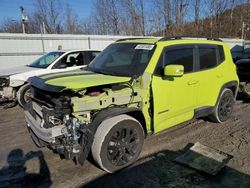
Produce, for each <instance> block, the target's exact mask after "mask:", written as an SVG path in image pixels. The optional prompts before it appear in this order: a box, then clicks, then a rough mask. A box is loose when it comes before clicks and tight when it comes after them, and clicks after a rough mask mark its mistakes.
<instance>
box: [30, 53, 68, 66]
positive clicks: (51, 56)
mask: <svg viewBox="0 0 250 188" xmlns="http://www.w3.org/2000/svg"><path fill="white" fill-rule="evenodd" d="M62 54H64V52H50V53H48V54H45V55H44V56H42V57H40V58H39V59H38V60H36V61H34V62H33V63H31V64H30V65H29V66H30V67H35V68H47V67H48V66H49V65H51V64H52V63H53V62H54V61H55V60H56V59H57V58H59V57H60V56H61V55H62Z"/></svg>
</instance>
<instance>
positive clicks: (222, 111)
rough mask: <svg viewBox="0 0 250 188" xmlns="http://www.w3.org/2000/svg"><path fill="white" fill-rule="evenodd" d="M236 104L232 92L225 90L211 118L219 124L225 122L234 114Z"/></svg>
mask: <svg viewBox="0 0 250 188" xmlns="http://www.w3.org/2000/svg"><path fill="white" fill-rule="evenodd" d="M234 102H235V101H234V95H233V92H232V90H230V89H224V90H223V91H222V93H221V95H220V98H219V101H218V102H217V104H216V106H215V110H214V112H213V114H211V115H210V116H209V118H210V119H211V120H212V121H214V122H217V123H222V122H225V121H226V120H228V119H229V117H230V115H231V114H232V111H233V106H234Z"/></svg>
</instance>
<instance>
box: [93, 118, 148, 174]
mask: <svg viewBox="0 0 250 188" xmlns="http://www.w3.org/2000/svg"><path fill="white" fill-rule="evenodd" d="M143 140H144V131H143V128H142V126H141V124H140V123H139V122H138V121H137V120H136V119H134V118H132V117H131V116H128V115H118V116H115V117H112V118H109V119H107V120H104V121H103V122H102V123H101V124H100V126H99V127H98V129H97V131H96V134H95V137H94V141H93V144H92V148H91V150H92V155H93V157H94V159H95V161H96V162H97V163H98V165H99V166H100V167H101V168H102V169H103V170H105V171H107V172H109V173H113V172H115V171H117V170H120V169H122V168H124V167H127V166H128V165H130V164H132V163H133V162H135V161H136V159H137V158H138V156H139V154H140V152H141V149H142V145H143Z"/></svg>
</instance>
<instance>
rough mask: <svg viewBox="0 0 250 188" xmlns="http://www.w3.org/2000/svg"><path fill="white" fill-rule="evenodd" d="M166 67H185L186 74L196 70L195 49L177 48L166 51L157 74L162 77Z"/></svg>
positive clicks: (158, 66) (159, 63)
mask: <svg viewBox="0 0 250 188" xmlns="http://www.w3.org/2000/svg"><path fill="white" fill-rule="evenodd" d="M166 65H183V67H184V73H190V72H193V70H194V50H193V48H177V49H170V50H166V51H165V52H163V53H162V55H161V57H160V60H159V62H158V64H157V67H156V70H155V74H156V75H158V76H160V75H162V74H163V69H164V67H165V66H166Z"/></svg>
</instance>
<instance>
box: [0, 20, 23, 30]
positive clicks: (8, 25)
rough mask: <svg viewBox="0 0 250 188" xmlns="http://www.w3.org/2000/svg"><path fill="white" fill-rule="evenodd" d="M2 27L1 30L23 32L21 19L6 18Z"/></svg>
mask: <svg viewBox="0 0 250 188" xmlns="http://www.w3.org/2000/svg"><path fill="white" fill-rule="evenodd" d="M0 28H1V29H0V32H7V33H22V24H21V21H17V20H12V19H10V18H6V19H4V20H3V21H2V23H1V26H0Z"/></svg>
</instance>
